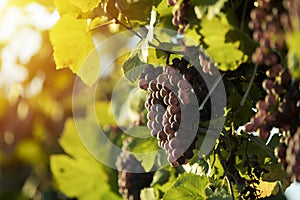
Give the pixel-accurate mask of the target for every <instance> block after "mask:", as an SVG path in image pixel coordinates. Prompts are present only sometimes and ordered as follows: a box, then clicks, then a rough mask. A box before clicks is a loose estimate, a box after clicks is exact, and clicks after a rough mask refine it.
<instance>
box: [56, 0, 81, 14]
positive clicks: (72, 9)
mask: <svg viewBox="0 0 300 200" xmlns="http://www.w3.org/2000/svg"><path fill="white" fill-rule="evenodd" d="M54 4H55V7H56V8H57V10H58V12H59V13H60V14H61V15H65V14H73V15H74V17H77V16H78V15H79V14H80V13H81V10H80V8H78V7H77V6H75V5H73V4H71V3H70V1H69V0H54Z"/></svg>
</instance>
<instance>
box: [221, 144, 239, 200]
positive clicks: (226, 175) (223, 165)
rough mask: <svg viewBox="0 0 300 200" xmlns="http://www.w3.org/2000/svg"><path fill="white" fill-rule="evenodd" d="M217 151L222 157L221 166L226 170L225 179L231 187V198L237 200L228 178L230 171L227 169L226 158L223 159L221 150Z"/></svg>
mask: <svg viewBox="0 0 300 200" xmlns="http://www.w3.org/2000/svg"><path fill="white" fill-rule="evenodd" d="M216 150H217V153H218V155H219V157H220V161H221V165H222V167H223V169H224V173H225V178H226V181H227V183H228V185H229V190H230V195H231V198H232V200H234V199H235V198H234V193H233V187H232V183H231V181H230V180H229V178H228V169H227V166H226V163H225V162H224V158H223V156H222V154H221V152H220V150H219V149H218V148H217V149H216Z"/></svg>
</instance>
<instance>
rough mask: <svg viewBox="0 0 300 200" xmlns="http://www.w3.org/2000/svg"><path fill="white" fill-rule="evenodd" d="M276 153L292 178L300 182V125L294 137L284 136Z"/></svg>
mask: <svg viewBox="0 0 300 200" xmlns="http://www.w3.org/2000/svg"><path fill="white" fill-rule="evenodd" d="M275 155H276V156H277V157H278V160H279V162H280V163H282V165H283V167H284V168H285V169H286V171H287V172H288V174H289V175H291V176H292V178H295V179H296V181H297V182H300V127H299V128H298V130H297V131H296V133H295V134H294V135H293V136H292V137H284V138H282V139H281V143H280V145H279V146H277V147H276V149H275Z"/></svg>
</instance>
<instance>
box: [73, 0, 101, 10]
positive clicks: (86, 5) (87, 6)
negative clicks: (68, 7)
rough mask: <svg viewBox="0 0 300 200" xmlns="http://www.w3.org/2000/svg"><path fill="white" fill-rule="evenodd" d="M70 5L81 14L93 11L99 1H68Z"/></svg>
mask: <svg viewBox="0 0 300 200" xmlns="http://www.w3.org/2000/svg"><path fill="white" fill-rule="evenodd" d="M69 1H70V3H71V4H73V5H75V6H77V7H78V8H80V9H81V11H82V12H88V11H92V10H94V8H96V7H97V6H98V5H99V3H100V2H101V0H89V1H86V0H69Z"/></svg>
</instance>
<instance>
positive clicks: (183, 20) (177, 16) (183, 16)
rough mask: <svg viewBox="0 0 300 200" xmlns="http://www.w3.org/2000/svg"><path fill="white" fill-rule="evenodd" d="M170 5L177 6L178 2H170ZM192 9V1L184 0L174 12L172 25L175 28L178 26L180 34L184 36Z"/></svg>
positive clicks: (170, 0) (174, 0)
mask: <svg viewBox="0 0 300 200" xmlns="http://www.w3.org/2000/svg"><path fill="white" fill-rule="evenodd" d="M168 3H169V5H175V3H177V1H176V0H173V1H172V0H169V1H168ZM190 7H191V1H190V0H183V1H182V2H181V3H180V4H179V6H178V8H176V9H175V10H174V11H173V19H172V23H173V24H174V25H175V26H178V33H179V34H183V32H184V29H185V27H186V26H187V25H188V20H187V15H188V13H189V9H190Z"/></svg>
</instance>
